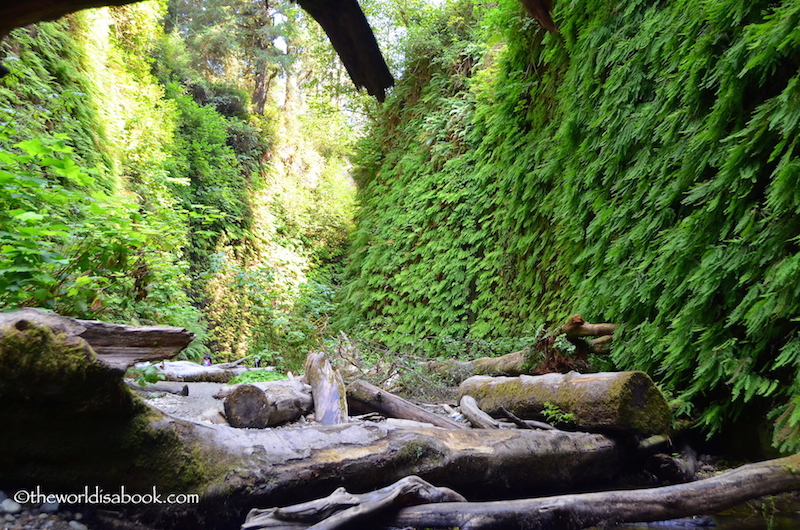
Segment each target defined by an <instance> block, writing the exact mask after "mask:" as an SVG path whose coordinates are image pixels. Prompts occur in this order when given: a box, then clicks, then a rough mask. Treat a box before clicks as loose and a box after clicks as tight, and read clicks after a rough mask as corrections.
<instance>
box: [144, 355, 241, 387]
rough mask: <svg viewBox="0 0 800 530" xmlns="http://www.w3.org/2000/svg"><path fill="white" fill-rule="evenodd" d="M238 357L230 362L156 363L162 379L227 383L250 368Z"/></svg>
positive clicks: (183, 381) (181, 381) (180, 381)
mask: <svg viewBox="0 0 800 530" xmlns="http://www.w3.org/2000/svg"><path fill="white" fill-rule="evenodd" d="M240 361H244V359H239V361H235V362H232V363H221V364H213V365H211V366H203V365H201V364H197V363H194V362H192V361H164V362H160V363H158V364H156V368H158V370H159V372H161V373H162V374H164V380H166V381H177V382H179V383H227V382H228V381H230V380H231V379H233V378H234V377H236V376H237V375H242V374H243V373H245V372H248V371H250V370H251V368H247V367H245V366H240V364H241V363H240Z"/></svg>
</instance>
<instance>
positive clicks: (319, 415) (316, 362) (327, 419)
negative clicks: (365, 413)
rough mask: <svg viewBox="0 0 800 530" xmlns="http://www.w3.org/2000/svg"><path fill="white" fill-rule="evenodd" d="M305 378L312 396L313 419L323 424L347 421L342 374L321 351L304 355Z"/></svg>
mask: <svg viewBox="0 0 800 530" xmlns="http://www.w3.org/2000/svg"><path fill="white" fill-rule="evenodd" d="M305 369H306V379H307V380H308V384H310V385H311V394H312V395H313V396H314V419H315V420H316V421H317V422H318V423H321V424H323V425H336V424H339V423H347V391H346V389H345V386H344V381H342V376H341V375H340V374H339V372H338V371H336V370H335V369H334V368H333V366H331V363H330V361H328V358H327V356H326V355H325V354H324V353H322V352H312V353H309V354H308V357H306V363H305Z"/></svg>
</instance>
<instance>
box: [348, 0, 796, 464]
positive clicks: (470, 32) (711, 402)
mask: <svg viewBox="0 0 800 530" xmlns="http://www.w3.org/2000/svg"><path fill="white" fill-rule="evenodd" d="M445 11H446V12H444V13H443V14H442V15H441V16H440V18H438V19H437V20H436V22H435V23H433V24H430V25H428V26H427V31H424V32H420V33H418V34H415V35H414V36H413V38H411V39H409V50H408V52H407V53H408V56H407V63H406V65H405V70H404V72H403V77H402V80H401V81H400V82H399V84H398V86H397V87H396V88H395V89H394V92H393V93H392V95H391V97H390V98H389V99H388V100H387V104H386V105H385V106H384V108H383V110H382V113H381V115H380V117H379V118H378V119H377V120H376V121H375V123H374V125H373V129H372V132H371V134H369V135H368V136H367V137H366V138H365V139H364V140H363V141H362V142H361V144H360V146H359V148H360V150H359V154H358V160H359V164H358V169H357V173H356V176H357V180H358V184H359V186H360V188H359V198H360V203H361V209H360V211H359V214H358V223H357V228H356V230H355V235H354V241H353V246H352V252H351V256H350V262H349V263H350V266H349V281H348V283H347V287H346V296H345V304H346V306H347V307H348V308H350V310H351V314H353V315H357V316H358V318H360V319H366V320H367V321H368V322H370V324H371V327H372V328H373V329H380V330H383V335H382V336H383V337H384V340H389V341H394V342H396V343H403V342H413V341H419V340H423V339H424V338H425V337H429V336H441V335H445V336H454V337H468V338H471V339H475V340H493V339H496V338H498V337H508V336H526V335H531V334H532V333H533V331H534V330H535V329H537V327H539V326H541V325H542V324H543V323H547V324H549V325H550V324H555V323H560V322H562V321H563V320H564V319H565V318H566V317H567V316H569V315H570V314H572V313H581V314H582V315H583V316H584V317H586V318H587V320H590V321H594V322H600V321H604V322H619V323H623V324H624V326H623V328H622V331H621V334H620V336H619V337H615V342H614V347H613V352H612V355H611V360H610V362H609V361H599V363H598V366H599V367H606V368H611V367H613V368H616V369H640V370H645V371H647V372H648V373H650V374H651V375H653V377H654V378H655V379H656V380H657V381H658V382H659V384H660V385H661V386H662V387H663V388H664V389H665V390H667V391H668V392H670V393H671V395H672V397H673V398H674V401H673V404H674V405H675V406H676V407H677V410H678V412H679V414H684V415H687V416H692V417H693V418H696V419H697V421H698V423H699V425H701V426H702V427H703V428H704V429H706V431H707V432H718V431H719V430H720V429H724V428H725V427H726V425H730V424H731V422H732V421H734V420H739V421H747V422H750V424H751V425H752V424H755V423H759V422H763V421H764V417H765V416H766V415H769V418H770V422H773V421H774V422H775V425H776V428H775V429H774V431H772V434H774V440H773V441H774V443H775V444H776V445H778V446H780V447H782V448H783V449H786V450H792V449H796V448H797V447H798V446H797V441H798V440H799V439H800V438H798V431H797V428H798V425H800V408H799V407H798V404H800V401H798V400H800V393H799V392H798V391H800V387H798V384H800V381H798V368H800V337H798V324H797V319H798V316H800V298H798V295H800V280H799V279H798V273H799V272H800V269H798V266H800V254H798V247H797V244H796V240H797V237H798V235H800V231H798V229H800V224H799V223H800V217H798V206H800V202H798V201H799V200H800V196H798V186H797V185H798V178H800V165H799V164H800V158H799V157H800V152H798V144H797V142H798V137H797V133H798V127H800V88H799V87H798V82H799V81H800V77H798V67H800V61H799V60H798V57H800V55H798V51H800V50H799V49H798V47H799V46H800V30H798V17H800V2H795V1H787V2H778V3H774V2H741V1H727V0H714V1H702V2H683V1H676V2H658V1H634V2H616V1H582V2H576V1H569V0H567V1H556V2H554V10H553V13H554V19H555V21H556V23H557V25H558V27H559V30H560V32H559V33H548V32H546V31H544V30H543V29H541V28H540V27H539V26H538V25H537V24H536V23H535V22H534V21H532V20H531V19H529V18H528V17H527V16H526V15H525V12H524V10H523V9H522V7H521V5H520V4H519V2H516V1H511V0H508V1H506V0H501V1H499V2H497V3H496V4H495V3H492V4H491V5H490V4H483V3H479V2H476V3H470V2H458V3H453V4H449V7H448V9H447V10H445ZM354 323H355V321H354ZM745 418H746V420H745Z"/></svg>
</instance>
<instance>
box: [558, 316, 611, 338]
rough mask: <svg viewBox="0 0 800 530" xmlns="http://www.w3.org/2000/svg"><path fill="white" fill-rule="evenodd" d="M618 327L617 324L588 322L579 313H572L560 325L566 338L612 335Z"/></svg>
mask: <svg viewBox="0 0 800 530" xmlns="http://www.w3.org/2000/svg"><path fill="white" fill-rule="evenodd" d="M618 327H619V325H618V324H608V323H605V324H590V323H589V322H586V320H585V319H584V318H583V317H582V316H581V315H573V316H571V317H570V318H569V319H568V320H567V321H566V322H565V323H564V325H562V326H561V333H563V334H565V335H566V336H567V338H568V339H574V338H580V337H602V336H604V335H612V334H613V333H614V331H615V330H616V329H617V328H618Z"/></svg>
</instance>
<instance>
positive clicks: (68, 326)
mask: <svg viewBox="0 0 800 530" xmlns="http://www.w3.org/2000/svg"><path fill="white" fill-rule="evenodd" d="M31 323H34V324H42V325H45V326H48V327H50V328H51V329H53V330H56V331H58V332H61V333H64V334H66V335H67V336H69V337H75V338H81V339H83V340H85V341H86V342H88V343H89V345H90V346H91V347H92V349H93V350H94V352H95V353H96V354H97V358H98V359H99V360H100V361H101V362H103V363H104V364H106V365H108V366H110V367H112V368H116V369H118V370H123V371H124V370H125V369H127V368H128V367H129V366H131V365H133V364H134V363H137V362H142V361H151V362H156V361H161V360H163V359H171V358H173V357H175V356H176V355H177V354H178V353H180V351H181V350H183V349H184V348H185V347H186V346H188V345H189V343H190V342H192V340H193V339H194V333H192V332H191V331H188V330H186V329H184V328H178V327H174V326H130V325H127V324H112V323H108V322H100V321H98V320H77V319H73V318H68V317H64V316H61V315H57V314H55V313H48V312H46V311H42V310H40V309H31V308H26V309H22V310H20V311H13V312H9V313H2V314H0V326H8V325H14V326H18V327H22V328H24V327H25V326H27V325H29V324H31Z"/></svg>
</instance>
